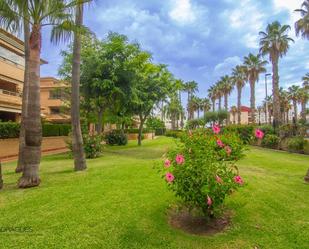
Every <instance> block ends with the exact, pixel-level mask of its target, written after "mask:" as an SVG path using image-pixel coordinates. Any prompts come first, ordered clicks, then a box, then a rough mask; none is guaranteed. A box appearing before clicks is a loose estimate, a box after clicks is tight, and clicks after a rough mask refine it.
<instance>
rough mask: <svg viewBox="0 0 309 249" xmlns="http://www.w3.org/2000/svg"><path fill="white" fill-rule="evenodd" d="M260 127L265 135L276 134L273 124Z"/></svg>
mask: <svg viewBox="0 0 309 249" xmlns="http://www.w3.org/2000/svg"><path fill="white" fill-rule="evenodd" d="M258 128H259V129H260V130H261V131H263V132H264V134H265V135H268V134H269V135H275V130H274V127H272V126H271V125H261V126H259V127H258Z"/></svg>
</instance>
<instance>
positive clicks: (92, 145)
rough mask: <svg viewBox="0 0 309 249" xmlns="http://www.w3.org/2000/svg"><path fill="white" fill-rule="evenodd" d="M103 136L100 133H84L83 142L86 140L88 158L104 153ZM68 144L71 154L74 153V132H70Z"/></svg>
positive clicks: (85, 149)
mask: <svg viewBox="0 0 309 249" xmlns="http://www.w3.org/2000/svg"><path fill="white" fill-rule="evenodd" d="M102 141H103V139H102V136H99V135H88V134H83V142H84V152H85V156H86V158H88V159H91V158H97V157H99V156H100V155H101V154H102V151H103V144H102ZM66 144H67V147H68V149H69V150H70V156H71V157H72V155H73V145H72V134H71V133H70V134H69V136H68V138H67V140H66Z"/></svg>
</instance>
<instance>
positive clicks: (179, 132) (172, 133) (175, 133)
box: [165, 130, 184, 138]
mask: <svg viewBox="0 0 309 249" xmlns="http://www.w3.org/2000/svg"><path fill="white" fill-rule="evenodd" d="M183 133H184V131H182V130H169V131H166V132H165V136H167V137H174V138H180V137H181V136H182V135H183Z"/></svg>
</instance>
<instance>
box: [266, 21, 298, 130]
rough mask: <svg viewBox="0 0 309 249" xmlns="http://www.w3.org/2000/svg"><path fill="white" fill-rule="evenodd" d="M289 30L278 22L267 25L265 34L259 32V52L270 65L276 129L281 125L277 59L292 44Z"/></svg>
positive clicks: (284, 53)
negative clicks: (266, 57)
mask: <svg viewBox="0 0 309 249" xmlns="http://www.w3.org/2000/svg"><path fill="white" fill-rule="evenodd" d="M290 29H291V27H290V26H289V25H281V24H280V23H279V22H278V21H275V22H273V23H271V24H268V26H267V28H266V32H263V31H262V32H260V36H261V39H260V52H261V53H262V55H269V60H270V61H271V63H272V71H273V73H272V81H273V98H274V102H273V112H274V125H275V127H278V126H279V125H280V123H281V118H280V99H279V68H278V65H279V58H281V57H283V56H284V55H286V53H287V51H288V50H289V47H290V42H294V40H293V39H292V38H290V37H289V36H288V34H287V33H288V31H289V30H290Z"/></svg>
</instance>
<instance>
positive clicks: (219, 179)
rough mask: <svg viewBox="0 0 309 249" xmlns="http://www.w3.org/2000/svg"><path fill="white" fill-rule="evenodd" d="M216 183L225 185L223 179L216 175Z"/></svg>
mask: <svg viewBox="0 0 309 249" xmlns="http://www.w3.org/2000/svg"><path fill="white" fill-rule="evenodd" d="M216 181H217V183H223V180H222V178H221V177H220V176H218V175H216Z"/></svg>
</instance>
